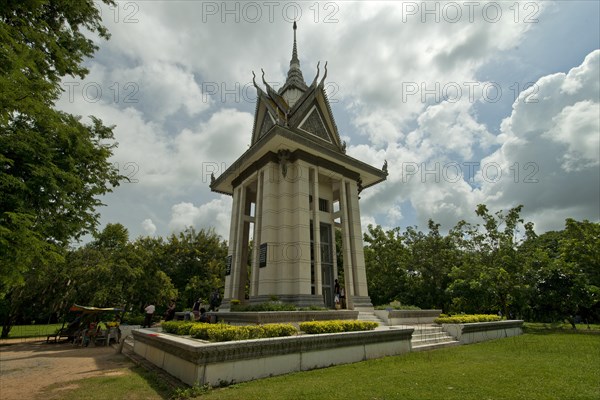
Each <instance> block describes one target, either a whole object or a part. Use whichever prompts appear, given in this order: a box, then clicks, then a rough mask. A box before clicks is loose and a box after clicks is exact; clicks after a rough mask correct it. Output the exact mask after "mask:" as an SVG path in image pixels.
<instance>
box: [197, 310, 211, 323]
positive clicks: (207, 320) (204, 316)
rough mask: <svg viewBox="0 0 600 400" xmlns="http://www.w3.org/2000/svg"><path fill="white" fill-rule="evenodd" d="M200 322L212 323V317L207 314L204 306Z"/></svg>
mask: <svg viewBox="0 0 600 400" xmlns="http://www.w3.org/2000/svg"><path fill="white" fill-rule="evenodd" d="M199 321H200V322H206V323H210V317H209V316H208V315H206V308H204V307H202V308H201V309H200V319H199Z"/></svg>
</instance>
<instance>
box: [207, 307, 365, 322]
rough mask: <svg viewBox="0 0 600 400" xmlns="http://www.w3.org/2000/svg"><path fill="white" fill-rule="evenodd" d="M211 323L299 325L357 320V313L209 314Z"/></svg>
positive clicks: (342, 311) (346, 311)
mask: <svg viewBox="0 0 600 400" xmlns="http://www.w3.org/2000/svg"><path fill="white" fill-rule="evenodd" d="M207 314H208V315H210V316H211V318H212V321H213V322H224V323H226V324H231V325H250V324H276V323H283V322H291V323H300V322H306V321H327V320H334V319H357V318H358V311H353V310H324V311H260V312H249V311H243V312H235V311H226V312H209V313H207Z"/></svg>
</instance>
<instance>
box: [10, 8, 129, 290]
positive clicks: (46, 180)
mask: <svg viewBox="0 0 600 400" xmlns="http://www.w3.org/2000/svg"><path fill="white" fill-rule="evenodd" d="M105 2H106V3H107V4H113V3H112V1H108V0H106V1H105ZM83 30H86V31H88V32H92V33H97V34H98V35H99V36H100V37H102V38H105V39H108V32H107V31H106V29H105V28H104V26H102V24H101V18H100V13H99V11H98V9H97V8H96V5H95V4H94V2H93V1H92V0H85V1H83V0H82V1H79V2H70V1H58V0H57V1H44V0H26V1H22V0H8V1H4V2H2V4H1V5H0V38H1V39H2V46H0V70H1V74H0V298H2V297H6V296H9V297H10V296H12V295H11V294H10V292H11V291H13V289H15V288H16V287H17V286H18V285H19V284H23V282H24V279H25V276H26V275H27V273H28V270H29V269H31V268H32V266H33V265H49V264H50V263H54V262H56V261H57V259H60V258H61V257H62V256H63V255H64V249H65V248H66V245H67V243H68V242H69V241H70V240H72V239H76V238H79V237H80V236H81V235H83V234H85V233H88V232H91V231H93V229H94V228H95V226H96V225H97V222H98V214H97V213H96V212H95V209H96V207H97V206H99V205H100V204H101V203H100V201H99V200H98V196H100V195H103V194H105V193H107V192H109V191H110V190H111V189H110V186H116V185H118V183H119V181H120V180H121V179H123V177H122V176H120V175H119V174H118V171H117V170H116V169H114V168H113V166H112V165H111V164H110V163H109V162H108V158H109V157H110V156H111V154H112V149H113V146H114V145H113V144H112V138H113V134H112V129H111V128H108V127H106V126H104V125H103V124H102V123H101V121H100V120H98V119H95V118H92V122H91V124H90V125H87V124H84V123H82V122H81V120H80V119H79V117H75V116H72V115H69V114H67V113H64V112H60V111H57V110H55V109H54V108H53V107H54V103H55V101H56V100H57V98H58V96H59V94H60V92H61V88H60V80H61V78H62V77H64V76H66V75H71V76H79V77H84V76H85V75H86V73H87V72H88V71H87V70H86V69H85V68H84V67H83V66H82V65H81V64H82V61H83V60H84V58H85V57H90V56H91V55H92V54H93V53H94V51H95V50H96V45H95V44H94V43H93V40H92V39H90V38H87V37H86V36H85V35H84V33H83V32H82V31H83ZM8 301H12V300H10V299H8Z"/></svg>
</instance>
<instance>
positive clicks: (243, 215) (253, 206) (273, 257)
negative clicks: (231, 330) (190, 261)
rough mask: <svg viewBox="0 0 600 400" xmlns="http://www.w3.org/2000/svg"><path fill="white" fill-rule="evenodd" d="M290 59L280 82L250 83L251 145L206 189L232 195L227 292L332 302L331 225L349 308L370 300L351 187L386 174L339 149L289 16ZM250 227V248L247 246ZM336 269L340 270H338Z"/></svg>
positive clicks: (253, 299)
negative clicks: (277, 85) (253, 96)
mask: <svg viewBox="0 0 600 400" xmlns="http://www.w3.org/2000/svg"><path fill="white" fill-rule="evenodd" d="M293 28H294V44H293V50H292V59H291V61H290V69H289V71H288V76H287V80H286V82H285V84H284V86H283V87H282V88H281V89H279V91H275V90H274V89H273V88H271V87H270V86H269V84H268V83H267V82H266V81H265V79H264V72H263V83H264V85H265V86H266V92H265V91H264V90H263V89H261V88H260V87H259V86H258V85H257V84H256V81H254V86H255V87H256V89H257V91H258V100H257V103H256V112H255V116H254V128H253V131H252V142H251V146H250V148H249V149H248V150H247V151H246V152H245V153H244V154H242V155H241V156H240V157H239V158H238V159H237V160H236V161H235V162H234V163H233V164H232V165H231V166H230V167H229V168H228V169H227V170H226V171H225V172H224V173H223V174H222V175H221V176H219V177H218V178H216V179H214V178H213V179H212V180H211V185H210V187H211V190H213V191H215V192H218V193H225V194H228V195H231V196H233V207H232V210H231V227H230V231H229V232H230V233H229V255H228V257H227V268H226V277H225V294H224V301H223V304H222V305H221V310H224V311H226V310H228V309H229V308H230V304H231V303H230V302H231V300H233V299H238V300H240V302H242V303H245V302H250V303H262V302H266V301H269V300H271V299H273V298H275V297H276V298H277V299H278V300H280V301H283V302H286V303H292V304H295V305H297V306H300V307H306V306H310V305H319V306H326V307H333V298H334V294H333V290H334V287H333V285H334V283H333V282H334V279H336V278H337V277H338V265H337V262H336V241H335V231H336V229H339V230H340V232H341V237H342V258H343V270H344V274H343V276H344V280H343V282H341V284H342V286H343V287H344V290H345V294H346V302H347V307H348V308H350V309H372V307H373V306H372V304H371V300H370V298H369V295H368V291H367V278H366V271H365V261H364V254H363V241H362V232H361V225H360V212H359V205H358V200H359V197H358V195H359V193H360V191H361V190H362V189H364V188H366V187H369V186H372V185H375V184H377V183H379V182H381V181H383V180H385V179H386V176H387V166H386V164H384V167H383V169H378V168H374V167H372V166H370V165H367V164H365V163H363V162H361V161H358V160H356V159H354V158H352V157H350V156H348V155H346V154H345V153H346V149H345V147H346V146H345V143H342V142H341V140H340V136H339V134H338V130H337V126H336V124H335V121H334V119H333V115H332V113H331V108H330V106H329V101H328V100H327V95H326V93H325V90H324V82H325V78H326V77H327V64H325V73H324V76H323V78H322V79H321V81H320V82H319V83H317V80H318V77H319V66H318V65H317V75H316V76H315V79H314V80H313V82H312V84H311V85H310V86H308V85H307V84H306V83H305V82H304V78H303V76H302V71H301V70H300V61H299V59H298V51H297V46H296V23H295V22H294V26H293ZM251 229H252V242H253V247H252V254H248V253H249V251H248V249H249V248H248V244H249V238H250V231H251ZM339 272H341V271H339Z"/></svg>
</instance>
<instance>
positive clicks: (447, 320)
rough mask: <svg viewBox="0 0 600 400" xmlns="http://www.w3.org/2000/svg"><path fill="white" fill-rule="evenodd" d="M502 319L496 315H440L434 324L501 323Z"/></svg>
mask: <svg viewBox="0 0 600 400" xmlns="http://www.w3.org/2000/svg"><path fill="white" fill-rule="evenodd" d="M501 319H502V318H501V317H500V316H498V315H495V314H471V315H468V314H461V315H453V316H448V315H445V314H440V316H439V317H438V318H436V319H435V320H434V321H433V322H435V323H436V324H469V323H473V322H493V321H500V320H501Z"/></svg>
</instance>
